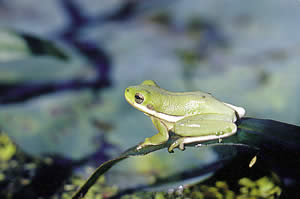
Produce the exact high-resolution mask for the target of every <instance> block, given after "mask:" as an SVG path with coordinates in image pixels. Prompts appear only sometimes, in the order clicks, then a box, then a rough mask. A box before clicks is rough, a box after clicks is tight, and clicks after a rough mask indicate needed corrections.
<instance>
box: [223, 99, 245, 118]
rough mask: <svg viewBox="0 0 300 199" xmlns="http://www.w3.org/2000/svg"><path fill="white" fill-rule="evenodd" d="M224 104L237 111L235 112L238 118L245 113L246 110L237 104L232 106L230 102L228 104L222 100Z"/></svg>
mask: <svg viewBox="0 0 300 199" xmlns="http://www.w3.org/2000/svg"><path fill="white" fill-rule="evenodd" d="M223 103H224V104H225V105H226V106H229V107H230V108H232V109H233V110H235V111H236V112H237V114H238V115H239V118H242V117H244V116H245V115H246V110H245V109H244V108H243V107H239V106H234V105H232V104H228V103H225V102H223Z"/></svg>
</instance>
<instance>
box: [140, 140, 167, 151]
mask: <svg viewBox="0 0 300 199" xmlns="http://www.w3.org/2000/svg"><path fill="white" fill-rule="evenodd" d="M160 144H162V142H153V139H151V138H146V139H145V141H144V142H143V143H141V144H139V145H138V147H137V148H136V150H138V151H139V150H141V149H142V148H144V147H146V146H154V145H160Z"/></svg>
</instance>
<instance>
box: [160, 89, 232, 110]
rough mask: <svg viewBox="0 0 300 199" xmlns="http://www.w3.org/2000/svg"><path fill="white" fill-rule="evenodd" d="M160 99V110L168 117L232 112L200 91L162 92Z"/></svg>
mask: <svg viewBox="0 0 300 199" xmlns="http://www.w3.org/2000/svg"><path fill="white" fill-rule="evenodd" d="M161 94H162V96H163V97H162V99H161V107H160V108H161V109H162V110H164V112H165V113H166V114H169V115H194V114H203V113H222V114H224V113H228V115H232V114H234V110H233V109H232V108H230V107H229V106H227V105H225V104H224V103H223V102H220V101H218V100H217V99H216V98H214V97H213V96H212V95H210V94H208V93H204V92H201V91H194V92H170V91H167V90H164V91H163V92H162V93H161Z"/></svg>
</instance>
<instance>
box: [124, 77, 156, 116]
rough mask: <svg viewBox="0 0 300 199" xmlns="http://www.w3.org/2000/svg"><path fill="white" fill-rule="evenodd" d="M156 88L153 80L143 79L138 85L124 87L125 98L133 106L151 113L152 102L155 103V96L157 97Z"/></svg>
mask: <svg viewBox="0 0 300 199" xmlns="http://www.w3.org/2000/svg"><path fill="white" fill-rule="evenodd" d="M158 89H160V88H159V86H158V85H157V84H156V83H155V82H154V81H153V80H145V81H144V82H143V83H141V84H140V85H137V86H129V87H128V88H126V89H125V99H126V101H127V102H128V103H129V104H131V105H132V106H133V107H135V108H137V109H139V110H140V111H142V112H144V113H148V114H151V112H153V111H154V104H157V102H156V100H157V99H155V98H157V97H158V95H157V92H158ZM155 96H156V97H155Z"/></svg>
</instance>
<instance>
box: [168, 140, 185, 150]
mask: <svg viewBox="0 0 300 199" xmlns="http://www.w3.org/2000/svg"><path fill="white" fill-rule="evenodd" d="M176 147H178V148H179V149H180V150H182V151H183V150H185V147H184V138H179V139H177V140H175V141H174V142H173V143H172V144H171V146H170V147H169V148H168V151H169V153H172V152H173V149H175V148H176Z"/></svg>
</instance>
